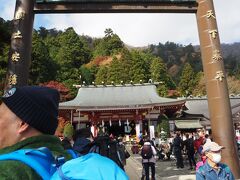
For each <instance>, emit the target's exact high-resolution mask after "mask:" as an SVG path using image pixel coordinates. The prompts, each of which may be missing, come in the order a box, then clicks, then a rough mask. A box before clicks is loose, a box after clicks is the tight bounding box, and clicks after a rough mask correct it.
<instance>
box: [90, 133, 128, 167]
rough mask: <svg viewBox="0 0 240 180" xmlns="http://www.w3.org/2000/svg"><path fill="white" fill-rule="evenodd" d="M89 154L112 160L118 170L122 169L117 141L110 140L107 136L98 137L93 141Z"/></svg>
mask: <svg viewBox="0 0 240 180" xmlns="http://www.w3.org/2000/svg"><path fill="white" fill-rule="evenodd" d="M89 153H98V154H100V155H102V156H105V157H107V158H109V159H111V160H113V161H114V162H115V163H116V164H117V165H118V166H119V167H120V168H122V169H123V164H122V159H121V150H120V148H119V144H118V143H117V141H114V140H111V139H110V138H109V137H108V136H99V137H97V138H95V140H94V141H93V145H92V147H91V149H90V150H89Z"/></svg>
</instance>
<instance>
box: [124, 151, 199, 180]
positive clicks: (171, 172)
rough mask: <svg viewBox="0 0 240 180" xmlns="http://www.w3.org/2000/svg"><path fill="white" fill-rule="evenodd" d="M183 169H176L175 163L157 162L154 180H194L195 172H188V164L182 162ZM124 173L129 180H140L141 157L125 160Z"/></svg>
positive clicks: (132, 155)
mask: <svg viewBox="0 0 240 180" xmlns="http://www.w3.org/2000/svg"><path fill="white" fill-rule="evenodd" d="M184 164H185V167H184V168H183V169H177V168H176V166H175V161H173V160H172V161H157V163H156V180H195V179H196V178H195V171H190V170H188V168H189V167H188V163H187V162H184ZM125 169H126V172H127V174H128V176H129V178H130V180H140V179H141V173H142V164H141V156H140V155H138V154H131V157H130V158H129V159H128V160H127V166H126V167H125Z"/></svg>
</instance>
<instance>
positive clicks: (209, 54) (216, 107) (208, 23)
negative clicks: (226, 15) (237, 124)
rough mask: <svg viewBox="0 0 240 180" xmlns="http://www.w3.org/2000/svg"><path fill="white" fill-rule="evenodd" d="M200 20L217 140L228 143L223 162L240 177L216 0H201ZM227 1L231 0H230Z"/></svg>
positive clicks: (199, 8)
mask: <svg viewBox="0 0 240 180" xmlns="http://www.w3.org/2000/svg"><path fill="white" fill-rule="evenodd" d="M197 2H198V10H197V24H198V32H199V37H200V45H201V53H202V61H203V69H204V75H205V80H206V87H207V97H208V105H209V106H208V107H209V113H210V119H211V128H212V135H213V139H214V141H216V142H217V143H219V144H220V145H221V146H224V147H225V149H224V150H223V162H224V163H226V164H227V165H229V166H230V168H231V170H232V171H233V173H234V175H235V178H240V165H239V158H238V155H237V148H236V140H235V133H234V128H233V127H234V126H233V120H232V112H231V107H230V100H229V93H228V86H227V80H226V73H225V70H224V64H223V58H222V53H221V47H220V40H219V32H218V28H217V21H216V15H215V11H214V6H213V0H197ZM226 3H227V2H226Z"/></svg>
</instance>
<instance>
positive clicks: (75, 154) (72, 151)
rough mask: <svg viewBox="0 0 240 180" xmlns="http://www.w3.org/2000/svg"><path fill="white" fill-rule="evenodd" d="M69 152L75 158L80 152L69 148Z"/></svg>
mask: <svg viewBox="0 0 240 180" xmlns="http://www.w3.org/2000/svg"><path fill="white" fill-rule="evenodd" d="M67 153H68V154H70V155H71V157H72V158H73V159H76V158H78V157H79V154H78V153H76V152H75V151H74V150H72V149H67Z"/></svg>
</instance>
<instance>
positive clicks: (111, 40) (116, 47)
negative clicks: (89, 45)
mask: <svg viewBox="0 0 240 180" xmlns="http://www.w3.org/2000/svg"><path fill="white" fill-rule="evenodd" d="M123 47H124V44H123V42H122V41H121V39H120V38H119V36H118V35H117V34H114V33H113V31H112V29H106V30H105V37H104V38H102V39H97V40H96V42H95V50H94V52H93V56H94V57H97V56H110V55H114V54H116V53H118V52H119V51H121V50H122V49H123Z"/></svg>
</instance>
